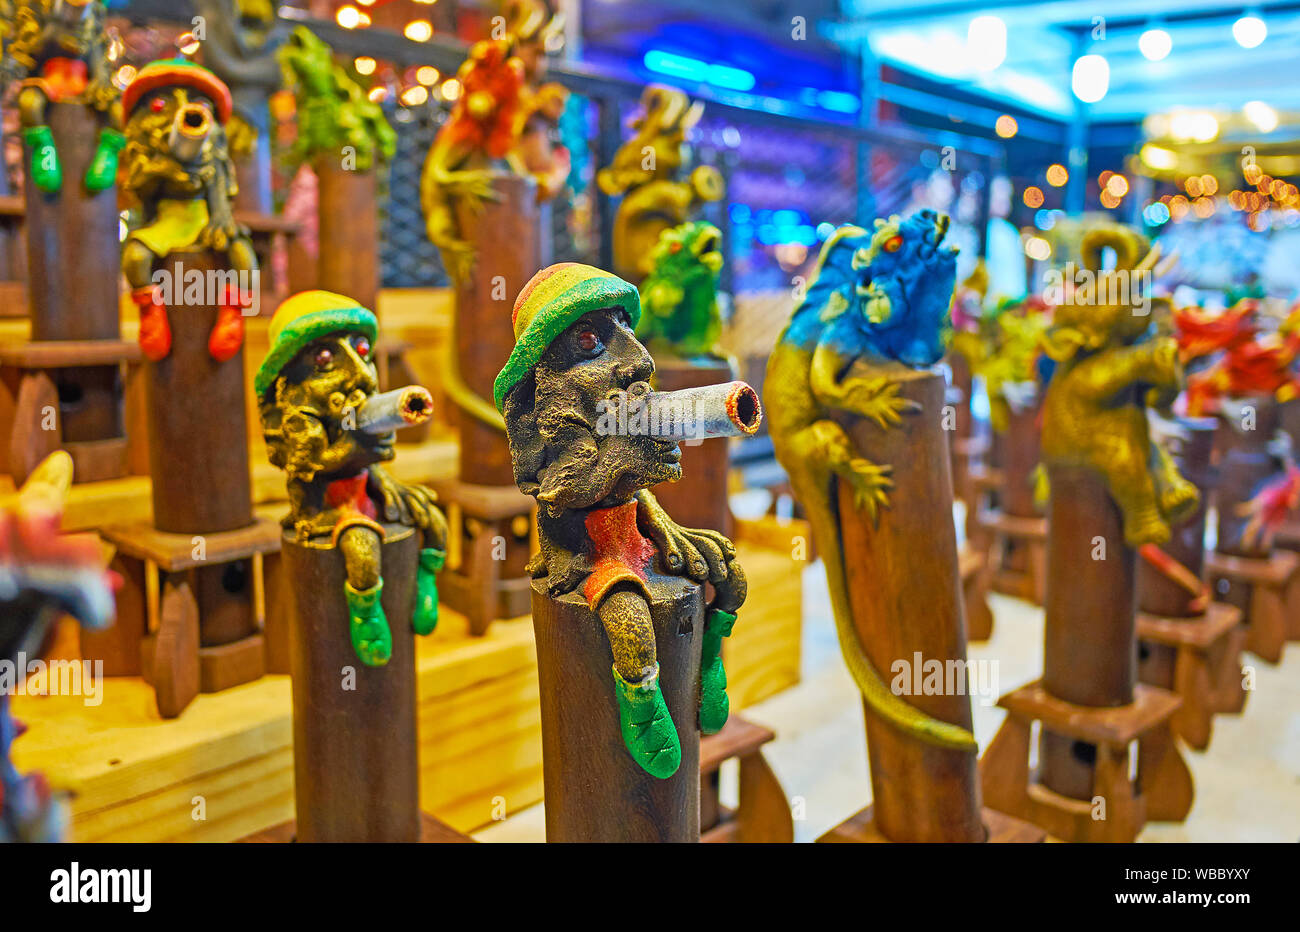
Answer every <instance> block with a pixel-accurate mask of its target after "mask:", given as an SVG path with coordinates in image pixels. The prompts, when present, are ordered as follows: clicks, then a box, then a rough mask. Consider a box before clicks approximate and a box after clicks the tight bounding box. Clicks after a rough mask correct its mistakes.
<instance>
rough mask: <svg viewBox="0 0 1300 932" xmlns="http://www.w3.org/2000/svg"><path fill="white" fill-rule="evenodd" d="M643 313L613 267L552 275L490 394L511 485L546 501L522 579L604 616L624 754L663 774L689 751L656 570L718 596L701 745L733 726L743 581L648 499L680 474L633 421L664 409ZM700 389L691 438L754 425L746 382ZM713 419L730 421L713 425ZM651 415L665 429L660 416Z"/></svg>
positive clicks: (719, 544) (535, 290) (727, 544)
mask: <svg viewBox="0 0 1300 932" xmlns="http://www.w3.org/2000/svg"><path fill="white" fill-rule="evenodd" d="M640 316H641V306H640V301H639V298H638V295H637V291H636V288H634V287H633V286H632V285H630V284H629V283H627V282H625V281H623V280H622V279H620V278H618V277H616V276H614V275H612V274H610V273H608V272H604V271H601V270H600V269H596V268H592V267H591V266H587V265H580V264H578V263H561V264H559V265H553V266H551V267H549V268H546V269H543V270H542V271H540V272H538V273H537V274H536V275H535V276H533V278H532V279H531V280H530V281H529V282H528V284H527V285H525V286H524V288H523V290H522V291H521V292H520V293H519V297H518V298H517V299H516V301H515V306H514V314H513V324H514V332H515V338H516V343H515V348H514V351H513V352H512V353H511V355H510V359H509V361H508V362H507V363H506V365H505V367H504V368H503V369H502V370H501V373H500V374H499V375H498V376H497V379H496V385H495V389H494V394H495V399H496V404H497V407H498V409H500V410H501V411H502V412H503V413H504V414H505V420H506V431H507V435H508V437H509V440H510V450H511V456H512V459H513V462H514V470H515V480H516V482H517V483H518V485H519V488H520V490H522V491H523V492H525V493H527V494H528V495H532V496H534V497H535V498H536V499H537V502H538V505H539V509H538V515H537V526H538V536H539V538H540V542H541V552H540V553H539V554H538V555H537V556H536V557H534V559H533V561H532V562H531V563H530V564H529V572H530V573H531V574H532V575H533V577H534V578H535V579H541V578H545V579H546V580H547V590H548V592H549V593H550V595H551V596H552V597H553V598H558V597H560V596H563V595H565V594H566V593H569V592H573V591H575V590H577V591H580V592H581V594H582V596H583V598H585V599H586V601H587V604H588V605H589V606H590V608H591V610H592V611H593V612H595V613H596V614H597V615H598V616H599V618H600V620H601V623H602V624H603V626H604V628H605V632H606V635H607V636H608V638H609V643H610V647H611V649H612V652H613V655H614V669H613V679H614V682H613V686H614V694H615V696H616V698H617V701H618V708H619V721H620V724H621V729H622V733H623V741H624V744H625V745H626V746H627V749H628V752H629V753H630V754H631V755H632V757H633V759H635V760H636V762H637V763H638V764H639V765H640V766H641V767H642V768H643V769H644V770H645V771H646V772H647V773H650V774H652V775H653V776H656V777H659V778H667V777H669V776H671V775H672V774H673V773H674V772H675V771H676V770H677V768H678V765H679V764H680V762H681V743H680V740H679V737H678V735H677V730H676V728H675V726H674V725H673V721H672V718H671V717H670V715H669V713H668V708H667V704H666V703H665V701H664V698H663V695H662V693H661V692H660V690H659V686H658V679H659V664H658V659H657V650H656V645H655V638H654V630H653V627H652V625H651V620H650V610H649V605H648V603H647V600H648V598H649V593H648V591H647V589H646V587H645V578H646V571H647V568H649V567H651V566H652V565H653V566H655V567H656V568H657V570H658V571H659V572H661V573H664V574H667V575H673V576H683V577H687V578H689V579H692V580H695V581H697V582H700V583H703V582H705V581H707V582H709V583H711V584H712V585H713V586H714V591H715V596H714V598H713V601H712V602H711V603H710V604H709V606H708V609H707V613H706V620H705V631H704V649H703V660H702V664H701V674H700V677H701V683H700V697H701V698H700V710H699V721H700V727H701V730H702V731H703V732H704V733H705V734H712V733H714V732H716V731H718V730H720V729H721V728H722V726H723V724H725V722H726V720H727V714H728V708H729V703H728V699H727V693H726V684H727V680H726V672H725V670H724V669H723V665H722V656H721V648H722V639H723V638H724V637H726V636H727V635H728V634H730V632H731V628H732V625H733V624H734V623H735V620H736V614H735V613H736V612H737V610H738V609H739V608H740V606H741V604H742V603H743V602H744V600H745V594H746V582H745V576H744V573H743V572H742V570H741V568H740V565H739V564H738V563H737V562H736V549H735V547H734V545H733V544H732V543H731V541H729V540H727V538H726V537H724V536H723V535H722V534H720V533H718V532H716V531H712V530H687V529H684V528H681V527H679V526H678V525H677V524H675V523H674V522H673V521H672V519H671V518H669V517H668V515H667V514H665V513H664V511H663V509H662V508H660V507H659V505H658V503H657V502H656V501H655V499H654V496H653V495H651V494H650V492H649V488H648V487H649V486H651V485H654V484H655V483H658V482H673V481H676V480H677V479H679V478H680V477H681V465H680V463H679V460H680V457H681V451H680V450H679V449H678V443H679V442H680V440H681V439H684V438H683V437H682V436H681V435H680V434H679V435H677V439H672V436H671V435H665V434H663V432H662V431H661V432H660V433H661V435H660V436H656V435H655V431H654V430H653V429H651V428H649V427H645V428H644V429H638V428H637V427H635V426H630V425H635V423H636V422H637V412H638V411H641V410H645V409H647V408H650V407H654V406H655V405H656V404H657V403H659V402H660V401H664V402H665V403H666V399H664V396H663V395H661V394H659V393H655V395H654V396H652V394H651V393H650V390H649V384H648V379H649V378H650V376H651V374H652V373H653V372H654V361H653V360H652V359H651V358H650V355H649V354H648V353H647V352H646V350H645V347H643V346H642V345H641V343H640V342H639V341H638V340H637V339H636V337H635V335H634V333H633V329H634V328H635V327H636V324H637V321H638V320H639V318H640ZM692 391H696V392H701V393H703V394H708V393H710V392H712V395H711V397H710V401H712V402H713V403H712V404H710V403H707V402H705V403H701V404H700V405H698V406H693V409H692V415H693V418H692V419H693V421H694V425H693V426H694V427H696V428H698V429H696V430H694V431H693V432H692V433H690V434H688V436H687V438H685V439H689V437H690V436H696V437H704V436H727V435H731V434H736V433H742V432H752V431H753V430H755V429H757V426H758V419H759V418H760V416H761V414H760V412H759V409H758V398H757V396H756V395H754V392H753V390H752V389H750V388H749V387H748V386H747V385H744V383H730V384H729V385H725V386H715V387H714V389H713V390H692ZM668 394H669V395H678V394H680V393H668ZM703 394H701V395H700V396H699V397H701V398H702V397H703ZM643 406H644V407H643ZM665 409H666V408H665ZM619 410H621V411H622V412H623V414H624V415H626V416H627V420H626V421H623V422H620V424H621V427H620V426H618V425H614V424H608V423H605V422H604V421H602V418H603V417H605V416H610V417H612V416H614V415H615V412H616V411H619ZM714 415H717V416H718V419H720V420H722V421H729V423H726V424H721V425H715V424H711V423H706V422H708V421H711V420H713V419H714ZM650 420H651V421H654V422H656V423H658V422H659V418H657V417H654V416H653V414H651V416H650ZM645 423H646V421H645V420H643V421H642V424H643V425H644V424H645ZM602 424H604V426H602ZM732 424H735V425H737V426H736V427H735V428H734V429H733V428H732V427H731V425H732ZM621 428H626V429H621Z"/></svg>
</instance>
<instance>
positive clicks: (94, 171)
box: [85, 126, 126, 194]
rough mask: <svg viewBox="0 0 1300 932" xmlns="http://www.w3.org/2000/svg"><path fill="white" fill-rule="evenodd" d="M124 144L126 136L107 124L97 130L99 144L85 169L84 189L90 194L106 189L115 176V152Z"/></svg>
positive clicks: (111, 183) (119, 150) (111, 184)
mask: <svg viewBox="0 0 1300 932" xmlns="http://www.w3.org/2000/svg"><path fill="white" fill-rule="evenodd" d="M124 145H126V137H125V136H123V135H122V134H121V133H119V132H118V131H117V130H115V129H110V128H108V127H107V126H106V127H104V128H103V129H102V130H100V132H99V145H98V146H97V147H96V148H95V155H94V157H93V158H92V159H91V160H90V167H89V168H87V169H86V179H85V180H86V190H87V191H89V192H91V193H92V194H94V193H96V192H98V191H106V190H108V189H109V188H111V187H112V186H113V180H114V179H115V178H117V154H118V153H119V152H121V151H122V146H124Z"/></svg>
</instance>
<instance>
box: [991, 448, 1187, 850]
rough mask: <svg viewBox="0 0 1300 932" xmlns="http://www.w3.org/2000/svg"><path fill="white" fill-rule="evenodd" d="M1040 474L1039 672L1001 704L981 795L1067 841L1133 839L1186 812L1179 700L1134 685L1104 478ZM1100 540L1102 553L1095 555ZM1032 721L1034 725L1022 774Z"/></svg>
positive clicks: (1129, 600)
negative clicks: (1034, 762) (1043, 518)
mask: <svg viewBox="0 0 1300 932" xmlns="http://www.w3.org/2000/svg"><path fill="white" fill-rule="evenodd" d="M1049 472H1050V474H1049V478H1050V480H1051V487H1052V497H1051V503H1050V505H1049V511H1048V513H1049V522H1050V527H1051V533H1050V535H1049V538H1048V555H1047V571H1048V576H1047V604H1046V610H1047V611H1046V630H1045V642H1046V643H1045V651H1044V673H1043V678H1042V679H1041V680H1039V681H1036V682H1033V683H1030V684H1029V685H1027V686H1024V687H1022V688H1020V689H1017V690H1015V691H1014V692H1011V693H1009V694H1007V695H1005V696H1003V697H1002V699H1001V700H999V702H998V704H999V705H1001V706H1002V707H1003V708H1005V709H1006V710H1007V719H1006V721H1005V722H1003V724H1002V727H1001V728H1000V729H999V730H998V733H997V735H996V736H995V737H994V739H993V741H992V742H991V743H990V744H989V746H988V749H987V750H986V751H985V752H984V759H983V760H982V761H981V764H980V777H981V780H982V783H983V787H984V796H985V799H986V800H987V801H988V804H989V805H990V806H992V807H993V808H995V809H999V810H1001V811H1002V812H1007V813H1010V814H1012V815H1015V816H1018V817H1020V818H1023V819H1027V820H1029V821H1031V822H1033V823H1034V824H1036V825H1040V826H1042V827H1043V828H1045V829H1047V831H1048V832H1050V833H1051V834H1052V835H1054V836H1056V837H1058V838H1062V839H1064V840H1066V841H1132V840H1133V839H1134V838H1135V837H1136V836H1137V834H1138V832H1139V831H1141V829H1142V826H1143V825H1144V824H1145V823H1146V821H1147V820H1155V821H1180V820H1182V819H1183V818H1186V816H1187V813H1188V812H1189V811H1190V809H1191V805H1192V795H1193V789H1192V778H1191V773H1190V772H1189V771H1188V769H1187V764H1186V763H1185V762H1184V761H1183V759H1182V756H1181V755H1180V753H1179V750H1178V747H1177V744H1176V743H1175V740H1174V735H1173V729H1172V726H1171V722H1172V719H1173V716H1174V714H1175V713H1176V712H1177V711H1178V708H1179V707H1180V705H1181V704H1182V700H1181V699H1179V697H1178V696H1176V695H1174V694H1173V693H1170V692H1166V691H1165V690H1163V689H1157V688H1155V687H1152V686H1146V685H1142V684H1136V683H1135V680H1136V673H1137V647H1136V638H1135V627H1134V625H1135V604H1134V584H1135V572H1136V558H1137V555H1136V552H1135V551H1133V550H1131V549H1130V548H1128V547H1127V546H1126V545H1125V544H1124V538H1123V532H1122V526H1121V518H1120V513H1119V509H1118V507H1117V506H1116V505H1115V503H1114V501H1113V500H1112V499H1111V498H1110V495H1109V494H1108V493H1107V491H1106V488H1105V485H1104V483H1103V481H1102V479H1101V477H1100V476H1098V475H1096V474H1095V473H1093V472H1091V471H1089V470H1086V469H1080V468H1053V469H1051V470H1050V471H1049ZM1099 540H1100V541H1101V542H1103V543H1104V546H1105V554H1104V556H1105V559H1096V558H1094V555H1095V554H1097V552H1098V551H1097V548H1098V547H1099V546H1100V545H1101V544H1099V543H1098V541H1099ZM1034 722H1039V723H1040V724H1041V726H1042V731H1041V736H1040V739H1039V745H1038V767H1037V769H1036V770H1031V768H1030V761H1029V757H1030V750H1031V748H1030V744H1031V741H1030V733H1031V729H1032V726H1033V723H1034ZM1134 741H1136V742H1137V743H1138V750H1137V777H1136V779H1130V776H1129V774H1130V763H1131V762H1130V759H1129V754H1130V745H1131V744H1132V742H1134ZM1103 806H1104V808H1103Z"/></svg>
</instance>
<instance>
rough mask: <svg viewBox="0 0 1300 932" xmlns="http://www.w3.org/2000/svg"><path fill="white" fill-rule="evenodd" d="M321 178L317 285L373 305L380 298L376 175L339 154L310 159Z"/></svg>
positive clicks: (367, 305)
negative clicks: (344, 161)
mask: <svg viewBox="0 0 1300 932" xmlns="http://www.w3.org/2000/svg"><path fill="white" fill-rule="evenodd" d="M312 168H313V170H314V171H315V173H316V180H317V194H316V197H317V204H316V211H317V216H318V218H319V227H318V229H317V243H318V246H319V252H318V258H317V260H316V261H317V281H318V282H319V285H318V287H320V288H323V289H324V290H326V291H333V292H335V293H336V294H345V295H347V296H348V297H350V298H355V299H356V300H357V301H358V302H359V303H360V304H361V306H362V307H368V308H371V309H372V310H373V309H374V308H375V304H376V302H377V301H378V298H379V277H380V274H379V204H378V196H377V193H376V192H377V189H378V178H377V176H376V174H375V170H374V169H370V170H369V171H355V170H354V171H349V170H347V169H345V168H344V167H343V166H342V164H341V162H340V160H339V158H338V156H328V157H327V156H322V157H321V158H318V159H316V161H315V162H313V163H312Z"/></svg>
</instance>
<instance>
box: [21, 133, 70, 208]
mask: <svg viewBox="0 0 1300 932" xmlns="http://www.w3.org/2000/svg"><path fill="white" fill-rule="evenodd" d="M23 141H24V142H26V143H27V145H28V146H29V147H30V148H31V150H32V157H31V172H32V181H33V182H35V184H36V187H38V188H40V189H41V190H42V191H44V192H45V193H46V194H52V193H54V192H55V191H57V190H59V189H60V188H62V187H63V166H62V165H60V164H59V150H58V149H56V148H54V135H53V134H52V133H51V132H50V128H49V127H48V126H29V127H27V128H26V129H25V130H23Z"/></svg>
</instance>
